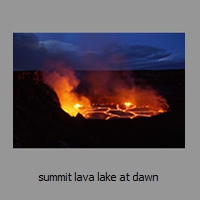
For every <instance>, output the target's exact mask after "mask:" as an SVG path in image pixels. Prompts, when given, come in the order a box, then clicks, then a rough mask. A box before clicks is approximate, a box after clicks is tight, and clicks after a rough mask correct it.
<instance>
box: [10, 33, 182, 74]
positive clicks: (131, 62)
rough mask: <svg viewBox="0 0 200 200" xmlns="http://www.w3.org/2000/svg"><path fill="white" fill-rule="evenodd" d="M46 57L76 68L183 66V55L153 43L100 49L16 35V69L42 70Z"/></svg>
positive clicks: (27, 34)
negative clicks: (89, 48) (152, 44)
mask: <svg viewBox="0 0 200 200" xmlns="http://www.w3.org/2000/svg"><path fill="white" fill-rule="evenodd" d="M46 60H52V61H59V62H63V63H64V64H65V65H66V66H68V67H70V68H72V69H75V70H112V69H113V70H133V69H166V68H167V67H168V69H170V68H172V69H173V68H176V65H177V67H178V68H181V66H182V68H184V66H185V63H184V62H185V61H184V58H181V57H180V56H179V57H177V56H176V55H173V54H172V53H171V52H168V51H167V50H166V49H163V48H159V47H155V46H150V45H127V44H124V45H122V44H119V43H117V42H114V43H109V44H107V45H105V46H104V47H103V48H102V49H100V50H99V51H92V50H88V49H87V50H84V49H81V48H79V47H78V46H75V45H73V44H71V43H65V42H60V41H56V40H48V41H38V38H37V37H36V36H35V35H34V34H31V33H23V34H22V33H14V34H13V68H14V69H42V66H43V63H44V62H45V61H46Z"/></svg>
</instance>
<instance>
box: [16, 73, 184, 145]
mask: <svg viewBox="0 0 200 200" xmlns="http://www.w3.org/2000/svg"><path fill="white" fill-rule="evenodd" d="M76 73H77V74H78V76H79V77H82V78H83V79H84V76H86V74H87V72H83V71H77V72H76ZM94 73H99V72H94ZM102 73H103V72H102ZM115 73H121V72H115ZM132 73H133V77H134V78H135V83H136V84H140V85H142V84H143V85H146V84H151V85H153V87H154V88H155V89H157V90H159V92H160V93H161V94H162V95H163V96H164V97H165V98H166V99H167V102H168V104H169V106H170V111H169V112H167V113H163V114H160V115H157V116H154V117H150V118H145V117H143V118H137V119H133V120H130V119H117V120H87V119H85V118H84V117H83V116H82V115H81V114H78V115H77V116H76V117H71V116H70V115H69V114H67V113H66V112H64V111H63V110H62V109H61V107H60V103H59V99H58V97H57V95H56V93H55V92H54V91H53V90H52V89H51V88H50V87H49V86H48V85H46V84H45V83H44V74H43V72H42V71H18V72H17V71H16V72H13V147H14V148H185V70H168V71H133V72H132ZM81 88H84V84H83V86H80V88H79V89H80V90H81Z"/></svg>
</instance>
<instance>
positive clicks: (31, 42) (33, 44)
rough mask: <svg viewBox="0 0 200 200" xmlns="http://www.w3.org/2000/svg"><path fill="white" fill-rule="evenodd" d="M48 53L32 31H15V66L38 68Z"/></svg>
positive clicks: (25, 68)
mask: <svg viewBox="0 0 200 200" xmlns="http://www.w3.org/2000/svg"><path fill="white" fill-rule="evenodd" d="M46 55H47V50H46V48H45V47H44V46H43V45H40V44H39V42H38V38H37V37H36V36H35V35H34V34H32V33H13V68H14V69H23V70H27V69H38V68H40V67H41V66H42V62H43V60H44V58H45V57H46Z"/></svg>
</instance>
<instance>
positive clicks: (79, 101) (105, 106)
mask: <svg viewBox="0 0 200 200" xmlns="http://www.w3.org/2000/svg"><path fill="white" fill-rule="evenodd" d="M48 64H51V63H48ZM53 64H54V65H55V64H57V63H53ZM55 68H56V69H59V70H57V71H53V72H50V73H48V74H46V76H45V82H46V83H47V84H48V85H50V86H51V87H52V88H53V90H54V91H55V92H56V94H57V96H58V98H59V101H60V104H61V108H62V109H63V110H64V111H65V112H67V113H68V114H69V115H71V116H76V115H77V114H78V113H80V114H81V115H83V116H84V117H85V118H86V119H104V120H108V119H118V118H128V119H134V118H137V117H151V116H155V115H158V114H161V113H164V112H167V111H168V109H169V105H168V104H167V101H166V99H165V98H163V97H162V96H161V95H159V94H158V93H157V91H156V90H154V89H153V88H152V87H146V88H140V87H139V86H134V84H133V86H132V88H130V87H126V86H124V83H123V82H122V80H121V79H116V80H114V79H112V78H110V76H109V75H108V74H106V73H105V74H103V77H101V76H100V75H99V74H97V76H94V77H92V76H93V75H92V76H90V77H89V79H88V80H89V86H88V87H89V88H87V89H88V90H89V91H90V92H91V93H90V95H88V96H87V97H86V96H83V95H80V94H78V93H77V92H75V89H76V88H77V86H78V85H79V83H80V80H79V79H78V78H77V77H76V76H75V74H74V72H73V71H72V70H70V69H68V68H66V67H65V66H63V64H62V63H59V65H56V66H55ZM107 87H109V88H107ZM110 91H111V92H110Z"/></svg>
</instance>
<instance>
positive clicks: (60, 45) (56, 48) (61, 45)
mask: <svg viewBox="0 0 200 200" xmlns="http://www.w3.org/2000/svg"><path fill="white" fill-rule="evenodd" d="M40 44H41V45H44V46H45V47H46V49H47V50H48V51H49V52H51V53H58V52H64V51H77V50H78V49H79V48H78V47H76V46H74V45H73V44H70V43H65V42H60V41H56V40H48V41H41V42H40Z"/></svg>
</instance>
